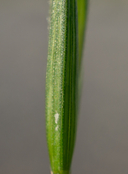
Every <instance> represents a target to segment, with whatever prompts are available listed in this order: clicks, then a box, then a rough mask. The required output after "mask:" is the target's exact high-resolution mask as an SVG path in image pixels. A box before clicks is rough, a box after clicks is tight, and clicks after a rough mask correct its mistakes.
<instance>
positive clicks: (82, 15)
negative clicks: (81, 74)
mask: <svg viewBox="0 0 128 174" xmlns="http://www.w3.org/2000/svg"><path fill="white" fill-rule="evenodd" d="M77 6H78V38H79V39H78V43H79V68H80V70H81V61H82V53H83V45H84V35H85V28H86V23H87V10H88V0H77Z"/></svg>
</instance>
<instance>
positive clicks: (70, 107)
mask: <svg viewBox="0 0 128 174" xmlns="http://www.w3.org/2000/svg"><path fill="white" fill-rule="evenodd" d="M77 18H78V16H77V4H76V0H50V29H49V47H48V60H47V73H46V135H47V144H48V151H49V158H50V165H51V173H52V174H69V173H70V168H71V162H72V156H73V151H74V145H75V137H76V129H77V115H78V78H79V57H78V54H79V53H78V32H77V31H78V22H77ZM79 33H80V30H79ZM79 40H80V39H79Z"/></svg>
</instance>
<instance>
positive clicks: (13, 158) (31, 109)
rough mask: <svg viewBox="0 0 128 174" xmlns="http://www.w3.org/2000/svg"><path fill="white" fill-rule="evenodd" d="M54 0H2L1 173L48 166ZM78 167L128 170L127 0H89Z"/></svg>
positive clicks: (23, 173)
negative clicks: (47, 107)
mask: <svg viewBox="0 0 128 174" xmlns="http://www.w3.org/2000/svg"><path fill="white" fill-rule="evenodd" d="M48 7H49V5H48V1H47V0H37V1H35V0H19V1H17V0H11V1H10V0H0V174H44V173H45V174H48V173H50V172H49V159H48V153H47V146H46V138H45V111H44V108H45V107H44V105H45V72H46V60H47V44H48V29H47V28H48V24H47V17H48ZM83 66H84V85H83V93H82V100H81V109H80V114H79V125H78V134H77V142H76V148H75V153H74V159H73V164H72V173H73V174H78V173H80V174H101V173H103V174H110V173H112V174H127V173H128V1H127V0H90V7H89V15H88V27H87V32H86V44H85V50H84V63H83Z"/></svg>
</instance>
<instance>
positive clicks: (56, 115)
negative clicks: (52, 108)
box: [54, 113, 59, 124]
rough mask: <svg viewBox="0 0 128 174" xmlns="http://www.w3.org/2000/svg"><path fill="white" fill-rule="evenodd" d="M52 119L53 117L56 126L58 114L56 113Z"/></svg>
mask: <svg viewBox="0 0 128 174" xmlns="http://www.w3.org/2000/svg"><path fill="white" fill-rule="evenodd" d="M54 117H55V123H56V124H57V122H58V119H59V114H58V113H56V114H55V115H54Z"/></svg>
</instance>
